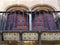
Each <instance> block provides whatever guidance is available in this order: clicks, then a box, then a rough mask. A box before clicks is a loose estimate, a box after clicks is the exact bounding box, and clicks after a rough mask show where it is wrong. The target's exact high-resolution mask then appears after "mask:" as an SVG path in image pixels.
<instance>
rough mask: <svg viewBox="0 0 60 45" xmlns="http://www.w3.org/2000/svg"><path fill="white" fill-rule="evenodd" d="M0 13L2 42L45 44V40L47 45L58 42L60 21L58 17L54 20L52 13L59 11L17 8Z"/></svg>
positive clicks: (19, 44) (22, 44) (20, 44)
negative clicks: (21, 9)
mask: <svg viewBox="0 0 60 45" xmlns="http://www.w3.org/2000/svg"><path fill="white" fill-rule="evenodd" d="M0 13H1V14H2V15H1V17H2V18H1V20H0V27H1V28H0V35H1V36H0V37H2V44H4V43H5V44H6V43H7V44H11V43H12V45H13V43H16V45H17V43H18V45H28V44H30V45H34V44H35V45H45V44H46V43H47V42H48V43H47V45H49V44H51V45H54V44H55V43H57V42H58V43H57V44H60V43H59V42H60V29H59V28H60V22H59V19H57V21H56V22H55V20H54V17H53V13H60V11H44V10H40V11H34V12H33V11H23V12H22V11H19V10H17V11H14V12H0ZM16 41H17V42H16ZM56 41H57V42H56ZM0 44H1V43H0ZM14 45H15V44H14Z"/></svg>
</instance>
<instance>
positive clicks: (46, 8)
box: [31, 4, 56, 11]
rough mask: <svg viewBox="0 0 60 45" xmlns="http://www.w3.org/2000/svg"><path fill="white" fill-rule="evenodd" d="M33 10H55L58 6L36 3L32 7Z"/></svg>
mask: <svg viewBox="0 0 60 45" xmlns="http://www.w3.org/2000/svg"><path fill="white" fill-rule="evenodd" d="M31 10H32V11H36V10H37V11H38V10H46V11H55V10H56V8H54V7H52V6H50V5H45V4H44V5H39V4H37V5H34V6H33V7H32V8H31Z"/></svg>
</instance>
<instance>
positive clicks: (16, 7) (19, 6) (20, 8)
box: [6, 5, 29, 11]
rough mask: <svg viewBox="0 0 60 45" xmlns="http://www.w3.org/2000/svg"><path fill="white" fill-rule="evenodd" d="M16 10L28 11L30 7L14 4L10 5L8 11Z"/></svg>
mask: <svg viewBox="0 0 60 45" xmlns="http://www.w3.org/2000/svg"><path fill="white" fill-rule="evenodd" d="M15 10H20V11H27V10H29V9H28V7H27V6H25V5H12V6H9V7H8V8H7V10H6V11H15Z"/></svg>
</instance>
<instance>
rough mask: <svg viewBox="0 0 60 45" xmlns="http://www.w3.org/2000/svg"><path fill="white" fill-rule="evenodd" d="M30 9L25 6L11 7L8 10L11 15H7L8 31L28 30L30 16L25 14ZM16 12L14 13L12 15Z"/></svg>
mask: <svg viewBox="0 0 60 45" xmlns="http://www.w3.org/2000/svg"><path fill="white" fill-rule="evenodd" d="M27 10H28V8H27V7H25V6H19V5H15V6H11V7H9V8H8V9H7V11H9V12H10V13H9V14H8V15H7V24H6V28H5V29H6V30H28V15H27V14H25V13H24V12H25V11H27ZM12 12H14V13H12Z"/></svg>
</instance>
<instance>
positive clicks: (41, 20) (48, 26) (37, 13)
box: [32, 5, 56, 30]
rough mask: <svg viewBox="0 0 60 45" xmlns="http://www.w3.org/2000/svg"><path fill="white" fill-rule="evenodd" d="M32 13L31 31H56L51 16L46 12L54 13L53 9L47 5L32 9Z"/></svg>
mask: <svg viewBox="0 0 60 45" xmlns="http://www.w3.org/2000/svg"><path fill="white" fill-rule="evenodd" d="M32 11H33V12H34V14H33V15H32V18H33V21H32V22H33V23H32V24H33V30H56V25H55V22H54V20H53V19H54V17H53V14H52V13H49V12H48V11H54V9H53V8H51V7H49V6H47V5H37V6H35V7H33V8H32Z"/></svg>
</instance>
